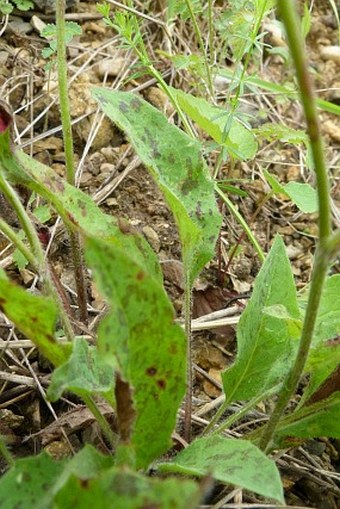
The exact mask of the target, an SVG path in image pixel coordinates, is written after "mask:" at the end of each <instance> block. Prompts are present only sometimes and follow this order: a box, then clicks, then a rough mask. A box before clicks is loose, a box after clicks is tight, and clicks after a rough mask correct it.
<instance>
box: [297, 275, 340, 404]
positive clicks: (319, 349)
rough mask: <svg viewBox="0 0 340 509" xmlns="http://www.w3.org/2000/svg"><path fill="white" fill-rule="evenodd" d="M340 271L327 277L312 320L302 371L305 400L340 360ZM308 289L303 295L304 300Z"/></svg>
mask: <svg viewBox="0 0 340 509" xmlns="http://www.w3.org/2000/svg"><path fill="white" fill-rule="evenodd" d="M339 295H340V274H335V275H333V276H331V277H329V278H328V279H327V280H326V283H325V287H324V289H323V292H322V297H321V302H320V307H319V312H318V316H317V319H316V324H315V332H314V336H313V342H312V347H311V350H310V352H309V356H308V360H307V364H306V368H305V372H306V373H309V374H310V381H309V384H308V387H307V389H306V390H305V392H304V395H303V401H306V400H308V399H309V398H310V397H311V396H312V394H313V393H314V392H315V391H316V390H317V389H318V388H319V387H320V385H321V384H322V383H323V382H324V381H325V380H326V378H327V377H328V376H329V375H330V374H331V373H332V372H333V371H334V370H335V368H336V367H337V366H338V365H339V364H340V343H339V341H338V339H337V338H338V336H339V332H340V299H339ZM307 298H308V293H306V294H305V295H304V296H303V300H301V303H305V302H306V300H307Z"/></svg>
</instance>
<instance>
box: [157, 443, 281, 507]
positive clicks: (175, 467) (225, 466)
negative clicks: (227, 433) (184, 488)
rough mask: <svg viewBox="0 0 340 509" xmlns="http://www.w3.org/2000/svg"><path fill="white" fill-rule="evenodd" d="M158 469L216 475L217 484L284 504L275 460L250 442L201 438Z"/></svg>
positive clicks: (190, 473)
mask: <svg viewBox="0 0 340 509" xmlns="http://www.w3.org/2000/svg"><path fill="white" fill-rule="evenodd" d="M158 467H159V469H160V470H161V471H165V472H176V473H179V474H186V475H192V476H205V475H213V477H214V478H215V479H216V480H217V481H220V482H223V483H228V484H235V485H236V486H239V487H241V488H245V489H247V490H250V491H254V492H255V493H258V494H259V495H263V496H265V497H269V498H273V499H275V500H279V501H280V502H283V489H282V485H281V481H280V474H279V472H278V470H277V468H276V466H275V463H274V461H272V460H270V459H269V458H267V457H266V456H265V454H264V453H263V452H261V451H260V450H259V449H258V448H257V447H256V446H255V445H253V444H252V443H251V442H248V441H246V440H235V439H228V438H223V437H220V436H216V435H215V436H210V437H207V438H199V439H197V440H195V441H194V442H193V443H192V444H190V445H189V446H188V447H187V448H186V449H184V450H183V451H181V452H180V453H179V454H178V455H177V456H176V457H175V458H174V459H173V460H172V461H171V462H169V463H162V464H160V465H158Z"/></svg>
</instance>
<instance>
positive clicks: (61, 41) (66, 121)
mask: <svg viewBox="0 0 340 509" xmlns="http://www.w3.org/2000/svg"><path fill="white" fill-rule="evenodd" d="M65 3H66V2H65V0H57V2H56V24H57V66H58V88H59V101H60V115H61V123H62V129H63V140H64V151H65V164H66V179H67V182H68V183H69V184H71V185H74V184H75V165H74V157H73V136H72V124H71V115H70V102H69V97H68V82H67V60H66V44H65ZM69 237H70V242H71V251H72V258H73V267H74V272H75V283H76V287H77V301H78V306H79V313H80V320H81V321H82V322H83V323H84V324H87V318H88V316H87V293H86V284H85V277H84V261H83V255H82V249H81V242H80V236H79V233H76V232H73V231H71V230H69Z"/></svg>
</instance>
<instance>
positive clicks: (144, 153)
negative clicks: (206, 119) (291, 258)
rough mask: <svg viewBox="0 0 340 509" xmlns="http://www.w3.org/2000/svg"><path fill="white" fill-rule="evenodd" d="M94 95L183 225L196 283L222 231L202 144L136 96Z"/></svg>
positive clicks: (185, 248) (96, 91)
mask: <svg viewBox="0 0 340 509" xmlns="http://www.w3.org/2000/svg"><path fill="white" fill-rule="evenodd" d="M92 94H93V96H94V98H95V99H96V100H97V101H98V102H99V104H100V106H101V108H102V109H103V111H104V112H105V113H106V114H107V115H108V116H109V117H110V118H111V120H113V121H114V122H115V123H116V124H117V125H118V126H119V127H120V128H121V129H123V130H124V131H125V132H126V134H127V135H128V137H129V138H130V141H131V143H132V145H133V146H134V148H135V150H136V152H137V154H138V155H139V157H140V158H141V160H142V161H143V163H144V164H145V165H146V166H147V167H148V169H149V170H150V172H151V174H152V176H153V177H154V179H155V181H156V183H157V184H158V186H159V187H160V189H161V190H162V192H163V193H164V196H165V198H166V200H167V202H168V204H169V207H170V208H171V210H172V212H173V214H174V216H175V219H176V222H177V224H178V228H179V233H180V238H181V242H182V250H183V261H184V264H185V267H186V271H189V270H190V280H191V282H192V281H193V279H194V278H195V277H196V276H197V275H198V274H199V272H200V271H201V270H202V268H203V267H204V265H205V264H206V263H207V262H208V261H209V260H210V259H211V258H212V256H213V255H214V247H215V243H216V239H217V236H218V232H219V228H220V225H221V217H220V214H219V213H218V210H217V205H216V202H215V198H214V184H213V181H212V179H211V178H210V177H209V173H208V170H207V168H206V165H205V163H204V161H203V159H202V157H201V154H200V144H199V143H198V142H197V141H196V140H193V139H192V138H190V137H189V136H187V135H186V134H185V133H184V132H183V131H181V130H179V129H178V128H177V127H175V126H173V125H171V124H169V122H168V121H167V119H166V118H165V116H164V115H163V114H162V113H160V112H159V111H158V110H156V109H155V108H154V107H152V106H151V105H150V104H148V103H147V102H145V101H144V100H143V99H141V98H139V97H137V96H136V95H135V94H132V93H128V92H117V91H112V90H106V89H103V88H95V89H93V91H92Z"/></svg>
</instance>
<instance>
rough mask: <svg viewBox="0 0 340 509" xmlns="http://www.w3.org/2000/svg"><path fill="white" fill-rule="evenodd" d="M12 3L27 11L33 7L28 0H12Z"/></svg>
mask: <svg viewBox="0 0 340 509" xmlns="http://www.w3.org/2000/svg"><path fill="white" fill-rule="evenodd" d="M14 3H15V5H16V6H17V9H19V10H20V11H28V10H29V9H33V7H34V6H33V2H31V1H30V0H14Z"/></svg>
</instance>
